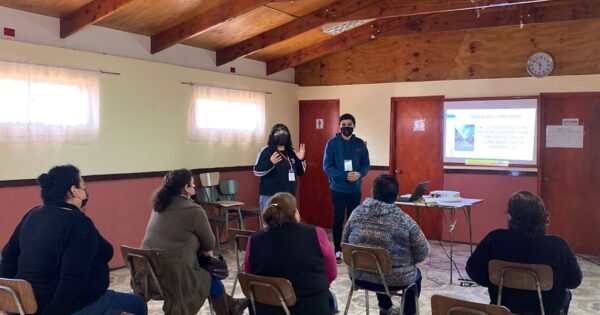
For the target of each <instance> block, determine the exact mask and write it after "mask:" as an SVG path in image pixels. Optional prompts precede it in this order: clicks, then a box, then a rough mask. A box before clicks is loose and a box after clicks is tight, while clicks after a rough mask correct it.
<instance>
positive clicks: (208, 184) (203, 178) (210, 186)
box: [197, 172, 245, 252]
mask: <svg viewBox="0 0 600 315" xmlns="http://www.w3.org/2000/svg"><path fill="white" fill-rule="evenodd" d="M199 177H200V184H201V187H200V188H199V189H197V198H198V201H199V203H200V204H202V205H203V206H205V207H207V208H213V209H216V210H217V213H216V214H214V215H212V214H211V213H210V212H208V211H207V213H206V214H207V216H208V220H209V221H211V222H214V223H215V237H216V239H217V249H218V250H219V252H220V251H221V231H222V230H221V229H220V228H219V225H222V226H223V228H224V229H228V228H229V212H230V210H232V209H235V210H236V212H237V213H238V216H237V217H236V218H233V220H235V221H236V222H237V226H238V228H239V229H242V225H243V217H242V213H241V210H239V209H240V207H241V206H243V205H245V204H244V203H243V202H240V201H236V200H219V197H220V195H219V190H218V189H217V187H218V185H219V177H220V175H219V173H218V172H212V173H203V174H200V176H199ZM221 211H223V212H224V214H221Z"/></svg>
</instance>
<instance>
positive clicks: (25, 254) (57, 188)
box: [0, 165, 146, 315]
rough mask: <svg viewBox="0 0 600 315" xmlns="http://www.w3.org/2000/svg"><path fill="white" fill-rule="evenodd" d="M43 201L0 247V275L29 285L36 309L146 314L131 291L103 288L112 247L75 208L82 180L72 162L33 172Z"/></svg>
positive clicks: (57, 314) (56, 313)
mask: <svg viewBox="0 0 600 315" xmlns="http://www.w3.org/2000/svg"><path fill="white" fill-rule="evenodd" d="M38 183H39V185H40V187H41V195H42V199H43V201H44V204H43V205H41V206H37V207H35V208H33V209H31V210H30V211H29V212H28V213H27V214H26V215H25V216H24V217H23V219H22V220H21V223H19V225H18V226H17V228H16V229H15V231H14V233H13V235H12V237H11V238H10V240H9V242H8V244H7V245H6V246H5V247H4V250H3V251H2V263H1V264H0V277H1V278H14V279H25V280H27V281H29V282H30V283H31V285H32V287H33V293H34V295H35V299H36V301H37V305H38V311H37V314H40V315H45V314H49V315H61V314H77V315H79V314H81V315H83V314H88V315H95V314H98V315H99V314H120V313H121V312H127V313H131V314H136V315H144V314H146V304H145V303H144V301H142V299H141V298H140V297H138V296H136V295H134V294H128V293H119V292H114V291H112V290H108V284H109V282H110V279H109V270H108V262H109V261H110V260H111V258H112V257H113V248H112V245H111V244H110V243H108V241H106V240H105V239H104V237H102V235H100V232H98V230H97V229H96V227H95V226H94V223H93V222H92V220H90V218H88V217H87V216H86V215H85V214H84V213H83V212H82V211H81V208H82V207H84V206H85V204H86V203H87V201H88V198H89V196H88V193H87V189H86V187H85V182H84V181H83V178H81V176H80V173H79V169H77V168H76V167H75V166H72V165H62V166H56V167H53V168H52V169H51V170H50V171H49V172H48V173H46V174H42V175H40V176H39V177H38Z"/></svg>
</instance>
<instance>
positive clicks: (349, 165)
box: [344, 160, 352, 172]
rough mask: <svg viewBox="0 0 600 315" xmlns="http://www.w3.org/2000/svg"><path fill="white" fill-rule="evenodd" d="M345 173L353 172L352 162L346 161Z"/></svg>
mask: <svg viewBox="0 0 600 315" xmlns="http://www.w3.org/2000/svg"><path fill="white" fill-rule="evenodd" d="M344 171H346V172H352V160H344Z"/></svg>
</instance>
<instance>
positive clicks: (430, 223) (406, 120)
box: [390, 96, 443, 239]
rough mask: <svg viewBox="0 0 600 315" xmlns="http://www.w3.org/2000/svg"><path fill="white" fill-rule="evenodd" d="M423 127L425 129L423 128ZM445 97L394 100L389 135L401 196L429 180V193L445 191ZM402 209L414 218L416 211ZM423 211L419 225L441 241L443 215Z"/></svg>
mask: <svg viewBox="0 0 600 315" xmlns="http://www.w3.org/2000/svg"><path fill="white" fill-rule="evenodd" d="M421 127H422V128H421ZM442 128H443V97H441V96H432V97H419V98H396V97H395V98H393V99H392V115H391V134H390V138H391V139H390V170H391V171H392V172H395V174H396V178H397V179H398V182H399V183H400V193H401V194H409V193H412V192H413V191H414V189H415V187H416V186H417V184H418V183H419V182H422V181H426V180H428V181H430V183H429V188H428V191H431V190H439V189H442V188H443V187H442V185H443V169H442V148H443V134H442ZM402 210H404V211H405V212H407V213H408V214H409V215H411V216H412V217H413V218H415V215H414V210H413V209H411V208H409V207H402ZM428 210H429V209H424V210H423V209H421V211H420V222H419V226H420V227H421V229H422V230H423V232H424V233H425V235H426V236H427V238H429V239H441V235H442V234H441V233H442V215H443V214H442V213H441V212H440V211H438V210H433V209H432V211H428Z"/></svg>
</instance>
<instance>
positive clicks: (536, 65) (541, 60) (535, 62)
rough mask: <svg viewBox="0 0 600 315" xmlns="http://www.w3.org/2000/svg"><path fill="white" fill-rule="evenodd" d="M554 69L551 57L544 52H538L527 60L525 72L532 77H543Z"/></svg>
mask: <svg viewBox="0 0 600 315" xmlns="http://www.w3.org/2000/svg"><path fill="white" fill-rule="evenodd" d="M553 69H554V60H552V56H550V55H549V54H548V53H545V52H538V53H535V54H533V55H531V57H529V60H527V72H528V73H529V74H530V75H531V76H534V77H538V78H540V77H545V76H547V75H549V74H550V73H551V72H552V70H553Z"/></svg>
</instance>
